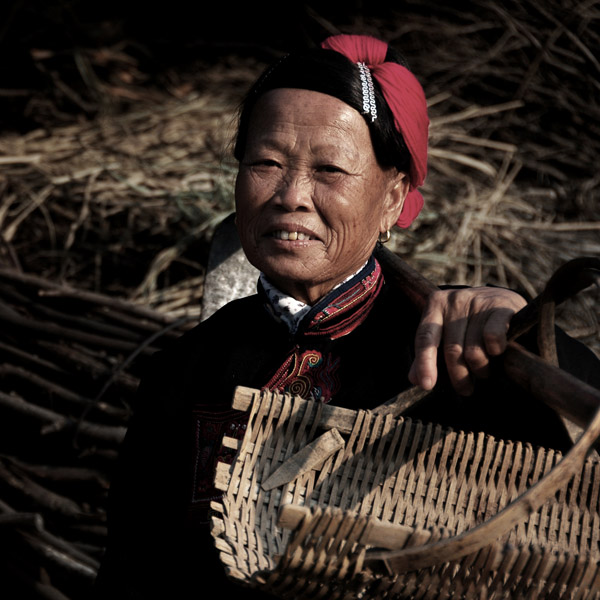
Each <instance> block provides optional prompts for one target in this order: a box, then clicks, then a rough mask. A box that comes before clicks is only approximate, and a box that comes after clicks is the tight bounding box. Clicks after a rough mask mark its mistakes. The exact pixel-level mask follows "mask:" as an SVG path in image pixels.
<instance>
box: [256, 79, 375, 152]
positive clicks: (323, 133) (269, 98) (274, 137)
mask: <svg viewBox="0 0 600 600" xmlns="http://www.w3.org/2000/svg"><path fill="white" fill-rule="evenodd" d="M247 135H248V139H247V145H248V146H255V145H257V144H262V145H277V144H279V143H281V144H286V143H293V142H294V141H303V142H305V143H310V145H311V147H312V148H313V149H316V148H318V147H326V146H329V147H332V148H336V147H337V148H339V149H340V150H342V151H343V152H344V153H345V154H348V153H356V154H361V153H364V152H369V151H370V152H372V151H373V150H372V144H371V136H370V132H369V128H368V126H367V124H366V122H365V120H364V118H363V117H362V115H360V114H359V113H358V111H356V110H355V109H354V108H352V107H351V106H349V105H348V104H346V103H345V102H343V101H341V100H339V99H338V98H335V97H333V96H329V95H327V94H323V93H321V92H314V91H309V90H303V89H293V88H280V89H274V90H270V91H269V92H266V93H265V94H263V95H262V97H261V98H259V99H258V100H257V102H256V104H255V106H254V108H253V111H252V113H251V115H250V121H249V123H248V132H247Z"/></svg>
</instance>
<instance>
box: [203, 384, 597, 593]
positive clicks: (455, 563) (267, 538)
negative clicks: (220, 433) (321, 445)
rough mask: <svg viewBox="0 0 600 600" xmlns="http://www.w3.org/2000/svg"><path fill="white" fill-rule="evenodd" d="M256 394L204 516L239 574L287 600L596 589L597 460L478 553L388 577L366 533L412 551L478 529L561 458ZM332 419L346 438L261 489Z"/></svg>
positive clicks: (524, 446)
mask: <svg viewBox="0 0 600 600" xmlns="http://www.w3.org/2000/svg"><path fill="white" fill-rule="evenodd" d="M245 393H247V391H246V392H245ZM252 398H253V400H252V401H251V408H250V416H249V420H248V427H247V430H246V435H245V437H244V440H242V442H241V445H240V449H239V451H238V454H237V456H236V458H235V460H234V462H233V464H232V465H230V466H229V465H227V466H224V465H220V466H219V468H218V475H217V478H218V479H219V482H220V485H221V486H222V487H223V488H224V491H225V494H224V497H223V500H222V501H221V502H220V503H216V504H215V506H216V507H217V508H218V510H217V511H216V515H215V518H214V519H213V521H212V522H213V527H212V533H213V535H214V536H215V544H216V546H217V548H218V550H219V552H220V554H221V557H222V562H223V564H224V566H225V567H226V569H228V573H229V575H230V576H231V577H232V578H234V579H235V580H237V581H239V582H240V583H245V584H247V585H260V586H264V588H265V589H266V590H268V591H269V592H270V593H273V594H275V595H278V596H280V597H282V598H292V597H293V598H294V599H295V600H299V599H303V598H306V599H307V600H308V599H309V598H319V597H324V598H328V599H330V598H331V599H333V598H357V597H359V596H361V595H362V597H364V598H377V599H379V598H381V599H387V598H389V599H390V600H391V599H392V598H395V599H400V598H411V599H412V598H436V599H437V598H443V597H447V598H450V597H452V598H468V599H475V598H477V599H480V598H490V599H496V598H506V597H510V598H520V597H522V598H536V597H540V598H547V597H549V595H552V597H557V598H575V597H578V598H582V599H584V598H585V599H587V598H590V599H591V598H595V599H600V572H599V571H598V561H600V547H599V541H600V540H599V535H600V533H599V531H600V520H599V519H600V517H599V513H600V498H599V495H600V485H599V480H600V463H598V461H597V460H596V459H588V461H587V462H586V463H585V466H584V468H583V469H582V472H581V474H580V476H577V477H575V478H574V479H573V480H572V481H571V482H570V484H569V485H568V486H565V488H564V489H563V490H562V491H560V492H558V493H557V494H556V495H555V496H554V497H552V498H550V499H549V500H548V501H546V502H545V503H544V504H543V505H542V506H541V507H540V509H539V510H536V511H534V512H533V513H531V515H530V516H529V518H527V519H526V520H525V521H523V522H522V523H519V524H518V525H516V526H515V527H513V528H512V529H510V530H509V531H507V532H506V533H505V534H503V535H501V536H500V537H499V538H498V539H492V540H489V541H488V543H487V545H485V546H483V548H481V549H480V550H478V551H476V552H471V553H470V554H467V555H465V556H463V557H462V558H461V559H459V560H451V561H447V562H446V563H444V564H439V565H436V566H435V567H428V568H421V569H417V570H414V571H408V572H403V573H394V572H393V571H392V572H391V573H390V572H389V571H388V570H387V569H386V567H385V565H384V564H383V563H382V562H381V561H378V560H373V559H372V558H371V555H370V554H369V552H370V550H371V549H372V548H373V546H372V544H373V543H374V540H378V541H377V542H375V543H376V546H375V547H377V546H378V545H383V547H390V548H397V549H401V548H404V547H406V548H408V547H419V546H421V545H423V544H430V543H433V542H434V541H436V540H438V539H445V538H448V537H451V536H455V535H457V534H459V533H461V532H463V531H466V530H469V529H472V528H473V527H474V526H476V525H478V524H480V523H482V522H485V521H487V520H488V519H489V518H491V517H492V516H494V515H495V514H497V513H498V512H499V511H500V510H501V509H502V508H503V507H504V506H506V505H507V504H508V503H509V502H511V501H512V500H514V499H515V498H517V497H519V496H520V495H522V494H523V493H524V492H525V491H526V490H528V489H529V488H530V487H531V486H532V485H533V484H534V483H535V482H537V481H538V480H540V478H542V477H543V476H544V474H545V473H547V472H549V470H551V469H552V468H553V467H554V466H555V465H556V464H557V463H558V461H559V460H560V459H561V455H560V454H559V453H557V452H554V451H552V450H547V449H543V448H538V449H535V450H534V449H533V448H532V447H531V446H529V445H527V444H521V443H519V442H510V441H503V440H495V439H494V438H492V437H491V436H488V435H485V434H483V433H465V432H455V431H451V430H446V429H443V428H441V427H440V426H439V425H435V424H424V423H420V422H412V421H411V420H410V419H401V418H394V417H392V416H391V415H389V414H388V415H386V416H382V415H374V414H372V413H369V412H367V411H360V410H359V411H348V410H346V409H339V408H335V409H334V407H327V406H326V405H322V404H320V403H315V402H309V401H305V400H302V399H300V398H297V397H290V396H289V395H280V394H276V393H266V392H265V393H262V394H260V393H258V392H255V393H254V395H253V396H252ZM352 416H353V418H354V425H353V426H349V424H350V421H351V417H352ZM337 424H339V431H340V432H342V434H343V437H344V438H345V445H344V446H343V447H341V448H340V449H339V450H337V451H335V452H334V453H333V454H331V455H327V456H325V455H324V457H323V459H322V460H321V461H319V460H317V461H316V462H315V463H314V464H315V465H316V466H315V467H314V468H312V469H311V470H309V471H306V472H302V470H300V471H299V472H298V475H297V476H295V478H294V477H292V480H291V481H289V482H288V483H285V484H283V485H281V486H280V487H276V488H274V489H263V488H262V487H261V484H262V482H264V481H266V480H267V478H268V477H269V476H270V475H272V473H273V472H275V471H276V470H277V469H278V468H279V467H280V466H281V465H282V464H283V463H284V462H285V461H287V460H288V459H289V458H290V457H292V456H294V455H295V454H296V453H297V452H298V451H300V450H301V449H302V448H305V447H306V446H308V445H309V444H310V443H311V442H312V441H313V440H314V439H316V438H317V437H319V436H320V435H321V433H322V432H323V425H326V427H325V429H327V428H330V427H331V426H334V425H337ZM311 460H312V459H311ZM286 505H292V506H298V507H306V508H305V509H303V510H305V511H306V512H305V513H302V514H303V515H304V516H302V517H301V519H302V520H301V522H299V524H298V525H297V526H296V527H295V528H292V529H287V528H284V527H281V526H280V525H279V522H278V518H279V513H280V511H281V509H282V507H284V506H286ZM370 540H372V541H370ZM400 540H404V541H403V542H400ZM388 543H393V544H398V543H399V544H400V546H396V545H394V546H386V544H388ZM391 564H392V563H390V565H391Z"/></svg>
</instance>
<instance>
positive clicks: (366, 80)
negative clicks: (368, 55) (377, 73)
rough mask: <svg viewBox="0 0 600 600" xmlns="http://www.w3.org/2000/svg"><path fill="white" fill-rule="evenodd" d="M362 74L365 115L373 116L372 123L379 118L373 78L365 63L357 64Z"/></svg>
mask: <svg viewBox="0 0 600 600" xmlns="http://www.w3.org/2000/svg"><path fill="white" fill-rule="evenodd" d="M356 64H357V65H358V71H359V73H360V81H361V83H362V96H363V113H364V114H365V115H371V122H373V121H374V120H375V119H376V118H377V106H376V105H375V88H374V87H373V78H372V77H371V70H370V69H369V67H367V65H366V64H365V63H364V62H358V63H356Z"/></svg>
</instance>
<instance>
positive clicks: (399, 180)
mask: <svg viewBox="0 0 600 600" xmlns="http://www.w3.org/2000/svg"><path fill="white" fill-rule="evenodd" d="M409 186H410V182H409V180H408V175H407V174H406V173H402V172H398V171H396V174H395V175H394V176H393V177H391V178H390V185H389V186H388V191H387V193H386V197H385V200H384V204H383V213H382V218H381V225H380V229H379V230H380V232H381V233H385V232H386V231H389V230H390V229H391V228H392V227H393V226H394V225H395V224H396V221H398V217H400V213H401V212H402V208H403V207H404V201H405V200H406V195H407V194H408V190H409Z"/></svg>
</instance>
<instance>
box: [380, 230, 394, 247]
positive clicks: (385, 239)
mask: <svg viewBox="0 0 600 600" xmlns="http://www.w3.org/2000/svg"><path fill="white" fill-rule="evenodd" d="M391 237H392V233H391V231H390V230H389V229H387V230H386V231H385V233H380V234H379V237H378V238H377V240H378V241H379V243H380V244H387V243H388V242H389V241H390V239H391Z"/></svg>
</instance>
